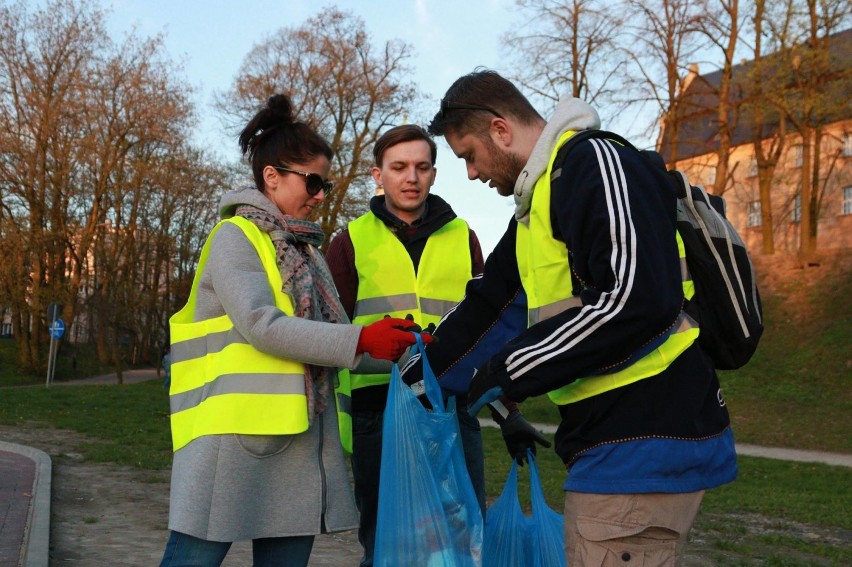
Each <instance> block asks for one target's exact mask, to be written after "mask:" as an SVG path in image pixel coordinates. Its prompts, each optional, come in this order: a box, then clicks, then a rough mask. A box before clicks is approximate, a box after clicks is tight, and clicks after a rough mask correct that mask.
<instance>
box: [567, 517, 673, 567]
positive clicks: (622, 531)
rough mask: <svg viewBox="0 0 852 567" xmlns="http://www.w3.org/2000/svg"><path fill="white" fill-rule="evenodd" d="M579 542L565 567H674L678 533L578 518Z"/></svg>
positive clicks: (663, 529) (662, 529) (664, 529)
mask: <svg viewBox="0 0 852 567" xmlns="http://www.w3.org/2000/svg"><path fill="white" fill-rule="evenodd" d="M577 532H579V534H580V537H581V539H580V541H578V542H577V544H576V545H575V546H574V549H573V550H572V553H571V555H572V557H571V561H570V562H569V565H583V566H584V567H616V566H621V567H637V566H643V567H652V566H663V565H666V566H667V565H675V561H676V557H677V542H678V534H677V532H675V531H673V530H669V529H666V528H659V527H650V528H649V527H646V526H627V525H619V524H608V523H605V522H601V521H600V520H596V519H594V518H582V517H581V518H578V519H577Z"/></svg>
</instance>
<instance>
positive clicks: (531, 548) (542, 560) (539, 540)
mask: <svg viewBox="0 0 852 567" xmlns="http://www.w3.org/2000/svg"><path fill="white" fill-rule="evenodd" d="M527 461H528V462H529V469H530V504H531V506H532V514H531V515H530V516H526V515H525V514H524V512H523V510H521V505H520V503H519V502H518V463H517V462H513V463H512V468H511V469H510V470H509V476H508V478H507V479H506V485H505V486H504V487H503V492H501V493H500V496H499V497H498V498H497V500H495V501H494V503H493V504H491V507H490V508H488V511H487V512H486V514H485V548H484V558H483V565H487V566H488V567H565V520H564V518H563V516H562V514H558V513H556V512H554V511H553V510H552V509H551V508H550V506H548V505H547V502H545V500H544V491H543V490H542V488H541V479H540V478H539V475H538V467H537V466H536V464H535V457H534V456H533V454H532V452H531V451H529V450H527Z"/></svg>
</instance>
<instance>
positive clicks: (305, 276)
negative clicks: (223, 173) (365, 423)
mask: <svg viewBox="0 0 852 567" xmlns="http://www.w3.org/2000/svg"><path fill="white" fill-rule="evenodd" d="M236 214H237V215H238V216H241V217H244V218H246V219H248V220H250V221H251V222H252V223H254V224H255V225H256V226H257V227H258V228H260V230H262V231H264V232H266V233H267V234H269V236H270V238H272V244H273V245H274V246H275V255H276V259H277V263H278V270H279V271H280V272H281V281H283V282H284V283H283V285H282V286H281V291H282V292H283V293H285V294H287V295H289V296H290V297H291V298H292V300H293V305H294V307H295V309H296V316H297V317H303V318H305V319H311V320H313V321H325V322H329V323H348V322H349V318H348V317H347V315H346V312H345V311H344V310H343V306H342V305H341V304H340V298H339V297H338V295H337V288H336V287H335V286H334V280H332V278H331V272H330V271H329V269H328V264H326V262H325V258H323V256H322V254H320V251H319V249H317V246H319V245H320V244H322V241H323V239H324V238H325V234H323V232H322V230H321V229H320V227H319V225H318V224H316V223H313V222H309V221H301V220H297V219H295V218H293V217H291V216H289V215H285V214H283V213H280V212H277V211H276V212H275V213H271V212H267V211H264V210H262V209H259V208H257V207H254V206H251V205H245V204H244V205H240V206H238V207H237V210H236ZM328 375H329V370H328V367H325V366H315V365H313V364H305V393H306V394H307V398H308V416H309V418H312V417H313V416H314V415H316V414H319V413H321V412H323V411H325V409H326V407H327V406H328V398H329V393H330V390H331V387H330V384H329V379H328Z"/></svg>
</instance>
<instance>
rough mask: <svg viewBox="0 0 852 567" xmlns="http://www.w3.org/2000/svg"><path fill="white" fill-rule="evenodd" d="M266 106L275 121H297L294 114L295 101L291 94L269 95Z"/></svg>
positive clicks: (290, 122) (287, 122)
mask: <svg viewBox="0 0 852 567" xmlns="http://www.w3.org/2000/svg"><path fill="white" fill-rule="evenodd" d="M266 107H267V108H268V109H269V111H270V114H271V115H272V116H271V117H272V118H273V120H274V122H278V121H281V122H283V123H284V124H292V123H293V122H295V117H294V116H293V103H292V102H291V101H290V97H289V96H287V95H285V94H275V95H272V96H271V97H269V100H268V101H267V103H266Z"/></svg>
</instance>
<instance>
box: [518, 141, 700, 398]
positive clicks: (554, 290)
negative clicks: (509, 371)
mask: <svg viewBox="0 0 852 567" xmlns="http://www.w3.org/2000/svg"><path fill="white" fill-rule="evenodd" d="M574 133H575V132H574V131H569V132H566V133H565V134H563V135H562V137H561V138H560V139H559V142H558V143H557V144H556V146H555V147H554V149H553V153H552V154H551V156H550V164H549V165H548V167H547V171H546V172H545V173H544V175H542V176H541V177H540V178H539V179H538V181H537V182H536V185H535V188H534V191H533V197H532V204H531V208H530V221H529V225H528V226H527V225H526V224H524V223H518V232H517V241H516V256H517V259H518V269H519V271H520V275H521V282H522V283H523V286H524V291H525V292H526V294H527V305H528V307H527V309H528V325H530V326H531V325H534V324H536V323H538V322H540V321H544V320H546V319H549V318H550V317H553V316H554V315H557V314H559V313H561V312H563V311H565V310H566V309H569V308H570V307H578V306H582V302H581V301H580V297H579V296H578V295H575V294H574V290H573V288H572V283H571V282H572V280H571V271H570V265H569V260H568V251H567V249H566V247H565V243H564V242H560V241H558V240H556V239H555V238H554V237H553V228H552V225H551V221H550V193H551V187H550V178H551V173H552V170H553V162H554V160H555V159H556V153H557V151H558V150H559V147H561V146H562V144H564V143H565V142H566V141H567V140H568V138H570V137H571V136H573V135H574ZM677 241H678V251H679V253H680V259H681V273H682V277H683V288H684V293H685V294H686V297H687V299H688V298H690V297H692V293H693V286H692V281H691V279H690V276H689V272H688V271H687V270H686V261H685V254H684V248H683V243H682V241H681V239H680V235H677ZM578 291H579V290H578ZM696 338H698V325H697V324H696V322H695V321H694V320H693V319H692V318H691V317H689V316H688V315H687V314H686V313H684V312H681V314H680V317H679V318H678V320H677V322H676V323H675V325H674V328H673V329H672V332H671V334H670V335H669V336H668V338H667V339H666V340H665V342H663V343H662V344H661V345H660V346H658V347H657V348H656V349H654V350H653V351H651V352H650V353H648V354H646V355H645V356H643V357H642V358H640V359H639V360H637V361H635V362H633V363H632V364H630V365H629V366H627V367H625V368H622V369H620V370H618V371H616V372H612V373H610V374H602V375H596V376H589V377H585V378H579V379H577V380H575V381H574V382H572V383H570V384H568V385H566V386H563V387H561V388H559V389H557V390H554V391H552V392H549V393H548V396H549V397H550V399H551V400H552V401H553V402H555V403H557V404H559V405H565V404H570V403H574V402H578V401H580V400H584V399H586V398H589V397H591V396H595V395H598V394H601V393H603V392H607V391H609V390H614V389H615V388H620V387H622V386H626V385H628V384H632V383H634V382H638V381H639V380H642V379H643V378H649V377H651V376H656V375H657V374H659V373H660V372H662V371H663V370H665V369H666V368H668V366H669V364H671V363H672V361H674V359H675V358H677V357H678V356H679V355H680V354H681V353H682V352H683V351H685V350H686V349H687V348H689V346H690V345H691V344H692V343H693V342H694V341H695V339H696Z"/></svg>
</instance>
